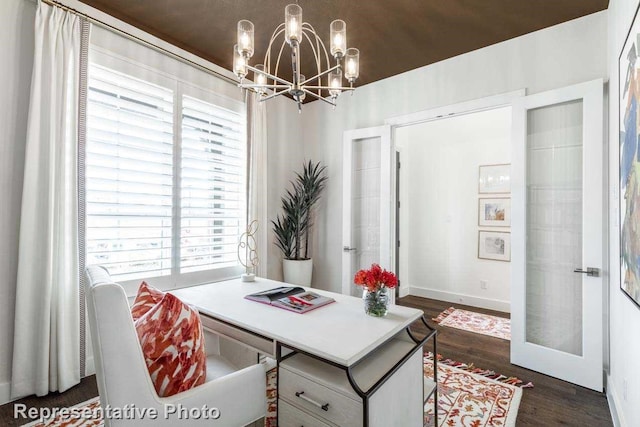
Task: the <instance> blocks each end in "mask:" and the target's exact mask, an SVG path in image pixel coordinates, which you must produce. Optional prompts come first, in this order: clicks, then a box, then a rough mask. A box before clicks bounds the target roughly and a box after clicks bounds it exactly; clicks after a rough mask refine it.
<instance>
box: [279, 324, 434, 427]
mask: <svg viewBox="0 0 640 427" xmlns="http://www.w3.org/2000/svg"><path fill="white" fill-rule="evenodd" d="M433 337H434V338H433V339H435V334H433ZM422 366H423V347H422V345H418V346H416V342H415V341H414V340H413V339H411V337H410V336H409V335H408V334H407V333H406V332H405V331H403V332H402V333H400V334H398V335H397V336H396V337H394V338H393V339H392V340H390V341H389V342H387V343H386V344H384V345H382V346H381V347H380V348H379V349H378V350H376V351H375V352H374V353H372V354H370V355H368V356H367V357H365V358H364V359H363V360H362V361H360V362H358V363H357V364H356V365H354V366H353V367H352V368H346V369H345V368H343V367H338V366H334V365H332V364H329V363H327V362H326V361H322V360H319V359H318V358H314V357H310V356H308V355H304V354H301V353H295V352H294V353H291V354H290V355H288V356H285V357H284V358H283V359H282V361H281V362H280V364H279V372H278V396H279V400H278V425H279V426H281V427H301V426H304V427H308V426H320V427H324V426H332V427H334V426H340V427H389V426H403V427H411V426H415V427H418V426H422V425H423V423H424V414H423V407H424V401H425V399H426V398H427V397H428V396H429V395H431V394H432V391H434V387H432V386H431V385H432V384H435V383H433V382H431V381H424V380H423V378H424V376H423V374H422V373H423V367H422ZM425 386H428V387H431V388H430V389H428V390H425Z"/></svg>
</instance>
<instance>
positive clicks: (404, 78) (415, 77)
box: [302, 12, 607, 292]
mask: <svg viewBox="0 0 640 427" xmlns="http://www.w3.org/2000/svg"><path fill="white" fill-rule="evenodd" d="M606 33H607V13H606V12H600V13H596V14H593V15H589V16H586V17H583V18H580V19H576V20H573V21H569V22H566V23H564V24H560V25H557V26H554V27H551V28H547V29H545V30H541V31H537V32H534V33H531V34H527V35H525V36H522V37H518V38H516V39H512V40H508V41H505V42H503V43H499V44H496V45H493V46H489V47H486V48H483V49H480V50H477V51H474V52H470V53H467V54H464V55H460V56H457V57H455V58H451V59H448V60H445V61H442V62H439V63H436V64H432V65H429V66H426V67H422V68H419V69H416V70H413V71H409V72H407V73H404V74H400V75H398V76H394V77H390V78H388V79H385V80H382V81H379V82H376V83H372V84H369V85H366V86H363V87H360V88H358V89H357V90H356V91H355V93H354V94H353V96H349V95H348V94H347V95H343V96H342V97H341V98H340V99H339V100H338V103H339V105H338V107H337V108H336V109H335V110H332V109H331V108H327V106H326V105H324V104H323V103H320V102H314V103H312V104H310V105H308V106H305V110H303V113H302V115H303V118H304V142H303V145H304V149H305V155H306V157H308V158H313V159H314V160H321V161H323V162H324V163H325V164H326V165H327V166H328V172H329V182H328V186H327V191H326V193H325V195H324V197H323V200H324V203H326V205H325V206H326V209H324V210H323V211H322V212H321V215H320V216H319V218H318V220H317V223H316V228H317V229H318V232H319V233H320V234H319V235H318V238H317V239H316V241H315V242H314V247H315V251H314V260H315V265H314V275H313V283H314V286H317V287H319V288H324V289H329V290H333V291H337V292H339V291H340V287H341V284H340V280H341V277H340V275H341V273H340V272H341V253H342V252H341V247H342V235H341V231H340V230H342V134H343V132H344V131H345V130H348V129H356V128H363V127H369V126H378V125H380V124H383V123H384V120H385V119H386V118H389V117H393V116H398V115H404V114H408V113H412V112H416V111H421V110H428V109H431V108H435V107H438V106H446V105H451V104H455V103H459V102H463V101H467V100H472V99H478V98H483V97H487V96H492V95H496V94H501V93H505V92H510V91H514V90H518V89H523V88H526V89H527V90H528V92H529V93H536V92H540V91H544V90H548V89H553V88H558V87H562V86H566V85H570V84H573V83H578V82H583V81H588V80H592V79H595V78H601V77H606V76H607V62H606V52H607V42H606ZM361 54H362V55H366V52H362V53H361ZM361 72H362V73H363V74H364V73H366V72H367V70H366V69H362V70H361Z"/></svg>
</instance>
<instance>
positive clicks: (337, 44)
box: [329, 19, 347, 58]
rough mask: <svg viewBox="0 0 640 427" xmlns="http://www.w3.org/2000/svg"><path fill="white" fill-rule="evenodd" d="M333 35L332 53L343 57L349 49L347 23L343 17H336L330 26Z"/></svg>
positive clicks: (331, 35) (337, 56) (336, 56)
mask: <svg viewBox="0 0 640 427" xmlns="http://www.w3.org/2000/svg"><path fill="white" fill-rule="evenodd" d="M329 31H330V37H331V55H333V56H334V57H335V58H342V56H343V55H344V52H345V51H346V50H347V24H345V22H344V21H343V20H342V19H336V20H335V21H333V22H332V23H331V25H330V27H329Z"/></svg>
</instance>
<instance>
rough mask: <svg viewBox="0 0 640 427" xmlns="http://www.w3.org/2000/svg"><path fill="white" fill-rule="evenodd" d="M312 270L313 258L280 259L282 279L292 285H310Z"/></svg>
mask: <svg viewBox="0 0 640 427" xmlns="http://www.w3.org/2000/svg"><path fill="white" fill-rule="evenodd" d="M312 272H313V260H311V259H305V260H292V259H283V260H282V273H283V274H284V281H285V282H287V283H291V284H292V285H300V286H311V274H312Z"/></svg>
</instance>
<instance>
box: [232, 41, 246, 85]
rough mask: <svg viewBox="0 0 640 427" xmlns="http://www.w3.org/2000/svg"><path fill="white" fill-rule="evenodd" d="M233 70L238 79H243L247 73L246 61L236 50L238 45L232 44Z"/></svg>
mask: <svg viewBox="0 0 640 427" xmlns="http://www.w3.org/2000/svg"><path fill="white" fill-rule="evenodd" d="M233 72H234V73H235V74H236V76H238V77H239V78H240V79H243V78H244V77H245V76H246V75H247V61H246V60H245V59H244V56H242V54H241V52H240V51H239V50H238V45H234V46H233Z"/></svg>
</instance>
